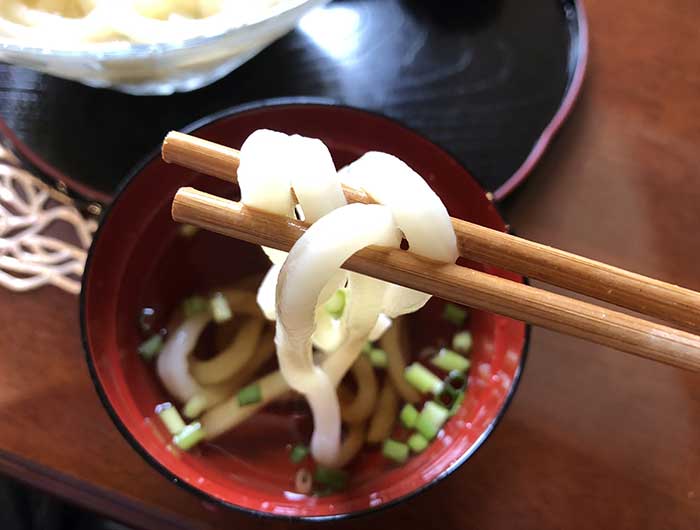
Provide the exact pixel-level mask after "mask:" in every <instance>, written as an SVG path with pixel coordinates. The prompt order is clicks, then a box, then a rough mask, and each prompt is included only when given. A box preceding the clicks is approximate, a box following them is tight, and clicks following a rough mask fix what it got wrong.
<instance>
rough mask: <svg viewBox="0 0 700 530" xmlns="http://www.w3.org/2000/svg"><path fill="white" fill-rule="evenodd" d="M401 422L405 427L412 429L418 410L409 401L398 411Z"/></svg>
mask: <svg viewBox="0 0 700 530" xmlns="http://www.w3.org/2000/svg"><path fill="white" fill-rule="evenodd" d="M399 419H400V420H401V424H402V425H403V426H404V427H406V428H407V429H413V427H415V425H416V420H417V419H418V410H417V409H416V407H414V406H413V405H411V404H410V403H406V404H405V405H404V406H403V408H402V409H401V412H400V413H399Z"/></svg>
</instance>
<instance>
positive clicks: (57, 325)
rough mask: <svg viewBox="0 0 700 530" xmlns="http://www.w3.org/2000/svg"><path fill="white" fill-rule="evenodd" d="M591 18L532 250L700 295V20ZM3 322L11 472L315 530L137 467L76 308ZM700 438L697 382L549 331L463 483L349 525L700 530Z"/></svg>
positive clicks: (175, 517) (240, 521) (1, 461)
mask: <svg viewBox="0 0 700 530" xmlns="http://www.w3.org/2000/svg"><path fill="white" fill-rule="evenodd" d="M586 5H587V8H588V11H589V16H590V23H591V30H592V50H591V51H592V56H591V62H590V70H589V76H588V80H587V83H586V85H585V87H584V92H583V96H582V99H581V101H580V102H579V104H578V107H577V109H576V111H575V112H574V114H573V116H572V118H571V120H570V122H569V123H568V124H567V125H566V127H565V128H564V130H563V132H562V134H561V136H560V137H559V138H558V140H557V141H556V143H555V145H554V148H553V149H552V151H551V152H550V153H549V155H547V156H546V157H545V159H544V161H543V163H542V164H541V165H540V166H539V167H538V169H537V170H536V172H535V173H534V174H533V175H532V177H531V179H530V180H529V182H528V183H527V184H526V185H525V186H524V188H523V189H522V190H520V192H518V193H517V194H516V195H515V196H514V197H512V199H510V200H509V202H508V203H507V204H506V205H505V213H506V215H507V217H508V218H509V220H510V221H511V222H512V224H513V225H514V226H515V227H516V229H517V231H518V233H519V234H520V235H522V236H524V237H527V238H529V239H534V240H537V241H540V242H542V243H545V244H550V245H553V246H556V247H559V248H563V249H565V250H570V251H572V252H576V253H578V254H582V255H585V256H588V257H591V258H594V259H599V260H602V261H606V262H610V263H612V264H615V265H618V266H620V267H623V268H627V269H631V270H635V271H637V272H640V273H642V274H646V275H649V276H654V277H659V278H662V279H665V280H669V281H672V282H674V283H678V284H680V285H684V286H686V287H690V288H693V289H700V274H698V266H697V263H698V260H700V245H698V236H697V226H698V224H699V223H700V209H698V204H700V185H698V183H697V174H698V171H699V168H700V150H698V145H700V125H699V124H700V98H698V94H700V73H699V72H700V70H699V69H698V68H697V64H698V57H699V50H700V32H698V31H697V20H698V18H699V17H700V4H698V3H697V2H696V1H695V0H673V1H668V2H632V1H631V0H612V1H611V0H588V1H587V2H586ZM442 141H443V143H444V144H446V145H449V143H450V142H449V138H443V139H442ZM536 285H537V284H536ZM0 322H1V323H2V325H3V331H4V332H3V333H2V334H1V335H0V351H1V352H2V355H0V450H1V451H0V468H1V469H2V470H3V471H4V472H6V473H11V474H13V475H15V476H17V477H19V478H22V479H23V480H26V481H30V482H32V483H35V484H37V485H39V486H40V487H44V488H47V489H50V490H52V491H54V492H55V493H57V494H59V495H62V496H65V497H68V498H70V499H72V500H74V501H75V502H78V503H82V504H84V505H87V506H90V507H93V508H95V509H97V510H99V511H102V512H104V513H107V514H109V515H111V516H113V517H116V518H118V519H120V520H123V521H125V522H128V523H131V524H132V525H135V526H139V527H143V528H149V529H156V530H158V529H172V528H185V529H228V528H238V529H256V528H262V527H265V528H268V529H275V528H304V525H292V524H288V523H283V522H269V521H262V520H256V519H252V518H250V517H248V516H245V515H240V514H236V513H231V512H225V511H220V510H213V509H212V508H210V507H207V506H204V505H202V504H201V502H200V501H199V500H198V499H196V498H195V497H193V496H191V495H189V494H187V493H185V492H183V491H180V490H179V489H178V488H177V487H176V486H175V485H172V484H168V483H167V481H165V480H164V479H163V478H162V477H161V476H160V475H158V474H157V473H156V472H155V471H153V470H151V469H150V468H149V467H148V465H147V464H146V463H145V462H143V461H142V460H141V459H140V458H139V457H138V456H137V455H136V454H135V453H134V452H133V451H132V450H131V449H130V447H129V446H128V445H127V443H126V442H125V441H124V440H123V439H122V437H121V436H120V435H119V433H118V432H117V430H116V428H115V427H114V426H113V425H112V423H111V422H110V420H109V418H108V417H107V414H106V413H105V412H104V411H103V409H102V406H101V404H100V403H99V400H98V398H97V395H96V393H95V392H94V390H93V388H92V384H91V382H90V380H89V377H88V373H87V369H86V367H85V364H84V362H83V353H82V349H81V346H80V343H79V339H78V332H77V328H78V316H77V300H76V299H75V298H74V297H72V296H70V295H67V294H63V293H61V292H59V291H57V290H55V289H53V288H45V289H43V290H41V291H38V292H35V293H33V294H31V295H28V294H13V293H9V292H7V291H1V292H0ZM67 329H71V330H75V333H73V334H67V333H65V330H67ZM699 420H700V377H699V376H698V375H697V374H690V373H688V372H684V371H680V370H676V369H673V368H668V367H663V366H660V365H658V364H656V363H652V362H648V361H644V360H642V359H636V358H633V357H631V356H626V355H620V354H617V353H615V352H613V351H611V350H608V349H606V348H603V347H599V346H593V345H591V344H588V343H585V342H582V341H578V340H575V339H571V338H567V337H563V336H561V335H558V334H556V333H553V332H548V331H543V330H539V329H538V330H535V331H534V332H533V337H532V343H531V348H530V355H529V359H528V364H527V366H526V368H525V373H524V378H523V380H522V383H521V386H520V389H519V390H518V392H517V394H516V397H515V400H514V401H513V403H512V405H511V407H510V409H509V411H508V413H507V414H506V416H505V418H504V420H503V422H502V423H501V424H500V426H499V427H498V428H497V429H496V431H495V432H494V434H493V435H492V436H491V438H490V439H489V440H488V442H487V443H486V444H485V445H484V446H483V448H482V449H480V450H479V451H478V452H477V453H476V454H475V455H474V457H473V458H472V459H471V460H470V461H469V462H468V463H467V464H466V465H465V466H464V467H463V468H462V469H461V470H459V471H458V472H457V473H455V474H454V475H453V476H452V477H450V478H449V479H447V480H446V481H444V482H443V483H441V484H440V485H438V486H436V487H434V488H432V489H431V490H429V491H428V492H426V493H424V494H422V495H420V496H419V497H417V498H415V499H414V500H412V501H411V502H409V503H406V504H405V505H403V506H400V507H397V508H393V509H391V510H389V511H386V512H383V513H380V514H378V515H376V516H372V517H368V518H363V519H356V520H350V521H347V522H343V523H335V524H333V525H332V526H333V527H334V528H339V529H351V528H375V527H379V528H394V527H399V526H404V527H407V528H423V529H426V528H427V529H430V528H441V529H444V528H460V529H467V528H475V529H476V528H479V529H485V528H489V529H508V530H510V529H513V528H518V529H533V530H535V529H537V530H539V529H550V528H551V529H555V528H556V529H590V528H616V529H635V530H639V529H650V530H651V529H654V530H657V529H667V528H668V529H677V530H685V529H688V530H691V529H696V528H698V522H699V521H700V451H698V443H700V421H699ZM311 526H316V525H311ZM326 526H329V527H330V526H331V525H326Z"/></svg>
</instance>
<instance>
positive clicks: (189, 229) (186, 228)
mask: <svg viewBox="0 0 700 530" xmlns="http://www.w3.org/2000/svg"><path fill="white" fill-rule="evenodd" d="M198 231H199V228H197V227H196V226H194V225H188V224H181V225H180V230H179V232H180V235H181V236H182V237H192V236H193V235H195V234H196V233H197V232H198Z"/></svg>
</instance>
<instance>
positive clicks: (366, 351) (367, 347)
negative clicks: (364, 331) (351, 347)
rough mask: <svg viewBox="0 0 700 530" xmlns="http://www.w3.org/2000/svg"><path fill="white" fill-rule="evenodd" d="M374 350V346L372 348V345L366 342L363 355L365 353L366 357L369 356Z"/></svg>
mask: <svg viewBox="0 0 700 530" xmlns="http://www.w3.org/2000/svg"><path fill="white" fill-rule="evenodd" d="M372 348H374V346H372V343H371V342H369V341H367V342H365V345H364V346H362V353H364V354H365V355H369V352H371V351H372Z"/></svg>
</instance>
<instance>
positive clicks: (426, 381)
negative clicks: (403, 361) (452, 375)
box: [404, 363, 443, 395]
mask: <svg viewBox="0 0 700 530" xmlns="http://www.w3.org/2000/svg"><path fill="white" fill-rule="evenodd" d="M404 377H405V378H406V381H408V382H409V383H410V384H411V385H412V386H413V387H415V388H416V390H418V391H419V392H422V393H424V394H425V393H428V392H431V393H432V394H434V395H438V394H439V393H440V392H441V391H442V386H443V383H442V381H440V378H439V377H438V376H436V375H435V374H434V373H432V372H431V371H430V370H428V369H427V368H426V367H425V366H423V365H422V364H420V363H413V364H411V365H410V366H408V367H406V370H405V371H404Z"/></svg>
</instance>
